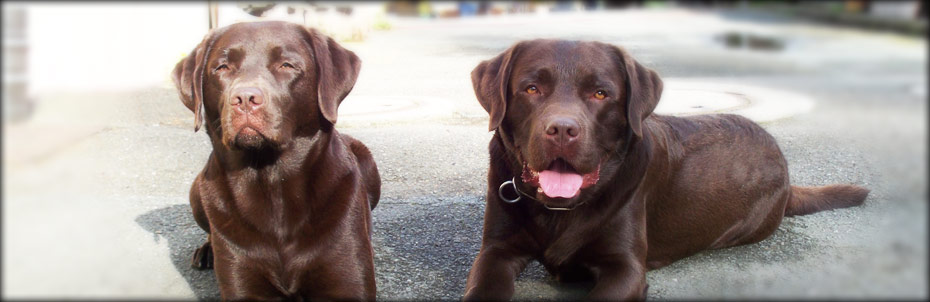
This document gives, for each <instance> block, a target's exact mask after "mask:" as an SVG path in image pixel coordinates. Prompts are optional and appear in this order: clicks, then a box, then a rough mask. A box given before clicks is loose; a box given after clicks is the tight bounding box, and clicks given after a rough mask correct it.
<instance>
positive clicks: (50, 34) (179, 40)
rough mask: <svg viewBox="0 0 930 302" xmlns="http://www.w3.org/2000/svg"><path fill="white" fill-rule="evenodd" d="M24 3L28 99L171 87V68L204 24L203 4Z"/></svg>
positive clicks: (200, 34) (203, 30)
mask: <svg viewBox="0 0 930 302" xmlns="http://www.w3.org/2000/svg"><path fill="white" fill-rule="evenodd" d="M27 6H28V8H27V16H28V17H27V18H28V19H29V20H28V23H27V24H28V25H27V26H28V28H27V35H28V36H27V41H28V43H29V52H28V56H29V58H28V64H29V65H28V69H29V71H28V73H27V75H28V80H29V92H30V93H31V94H33V95H42V94H47V93H55V92H85V91H112V90H127V89H135V88H141V87H147V86H148V87H150V86H152V85H164V84H166V83H170V72H171V70H172V68H174V65H175V63H177V62H178V61H179V60H180V59H181V58H183V56H184V55H185V54H187V52H189V51H190V50H192V49H193V48H194V46H196V45H197V43H199V42H200V40H201V39H202V38H203V35H204V34H206V32H207V30H208V27H209V21H208V20H209V19H208V18H209V17H208V12H207V4H206V2H201V3H140V4H132V3H106V2H104V3H67V2H51V3H40V4H28V5H27Z"/></svg>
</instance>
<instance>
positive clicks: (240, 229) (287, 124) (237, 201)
mask: <svg viewBox="0 0 930 302" xmlns="http://www.w3.org/2000/svg"><path fill="white" fill-rule="evenodd" d="M224 64H225V66H224ZM359 68H360V63H359V60H358V58H357V57H356V56H355V54H353V53H352V52H351V51H348V50H345V49H343V48H342V47H341V46H339V45H338V44H337V43H336V42H334V41H333V40H332V39H329V38H327V37H325V36H323V35H322V34H320V33H318V32H316V31H313V30H307V29H304V28H302V27H300V26H298V25H294V24H288V23H283V22H258V23H241V24H234V25H231V26H228V27H225V28H221V29H218V30H216V31H214V32H211V33H209V34H208V35H207V36H206V37H205V38H204V40H203V42H201V44H200V45H198V46H197V47H196V48H195V49H194V51H193V52H192V53H191V55H190V56H188V57H187V58H185V59H184V60H182V61H181V62H180V63H178V65H177V66H176V68H175V70H174V80H175V83H176V84H177V86H178V91H179V94H180V97H181V100H182V101H183V102H184V104H185V105H186V106H187V107H188V108H189V109H191V111H193V112H194V114H195V130H197V129H199V128H200V126H201V124H202V122H203V121H206V123H205V126H206V132H207V134H208V136H209V137H210V141H211V143H212V145H213V152H212V153H211V154H210V157H209V159H207V164H206V166H205V167H204V168H203V170H202V171H201V172H200V174H198V175H197V178H196V179H195V180H194V183H193V185H192V186H191V191H190V203H191V209H192V211H193V215H194V219H195V220H196V221H197V224H198V225H199V226H200V227H201V228H203V229H204V230H205V231H207V232H208V233H209V237H208V239H207V242H206V243H204V245H203V246H202V247H201V248H199V249H197V250H196V251H195V252H194V256H193V258H192V260H191V265H192V266H193V267H195V268H199V269H207V268H214V269H215V272H216V277H217V281H218V283H219V287H220V293H221V295H222V298H223V299H224V300H267V299H285V300H316V299H335V300H374V298H375V290H376V289H375V275H374V260H373V254H374V252H373V250H372V246H371V241H370V238H371V233H372V230H371V210H372V209H374V207H375V205H376V204H377V202H378V198H379V196H380V190H381V181H380V178H379V176H378V170H377V167H376V166H375V162H374V160H373V158H372V156H371V152H369V151H368V149H367V148H366V147H365V145H363V144H362V143H361V142H359V141H357V140H355V139H353V138H351V137H349V136H346V135H342V134H340V133H339V132H338V131H336V130H335V129H334V128H333V124H334V123H335V122H336V116H337V114H336V109H337V108H338V106H339V103H340V102H341V101H342V99H343V98H344V97H345V96H346V95H347V94H348V93H349V91H350V90H351V89H352V86H353V85H354V84H355V79H356V77H357V76H358V71H359ZM201 114H202V115H203V118H201ZM246 128H251V129H254V130H253V131H252V132H249V131H246ZM250 133H252V134H250ZM256 133H257V134H256Z"/></svg>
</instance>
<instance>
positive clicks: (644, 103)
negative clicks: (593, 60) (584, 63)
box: [610, 45, 662, 137]
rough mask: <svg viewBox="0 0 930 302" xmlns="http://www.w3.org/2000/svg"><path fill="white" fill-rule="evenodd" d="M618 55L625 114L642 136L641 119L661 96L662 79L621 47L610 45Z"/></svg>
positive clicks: (631, 126)
mask: <svg viewBox="0 0 930 302" xmlns="http://www.w3.org/2000/svg"><path fill="white" fill-rule="evenodd" d="M610 47H612V48H613V49H614V51H615V52H616V53H617V55H618V56H619V57H620V60H621V65H622V66H620V68H621V72H622V73H624V75H625V76H626V80H625V84H626V114H627V122H628V123H629V124H630V128H632V130H633V133H634V134H636V136H638V137H643V126H642V124H643V121H644V120H646V117H648V116H649V114H651V113H652V110H654V109H655V108H656V105H658V104H659V99H660V98H661V97H662V79H659V75H658V74H657V73H656V72H655V71H653V70H652V69H649V68H646V67H643V65H640V64H639V62H636V60H634V59H633V56H631V55H630V54H629V53H628V52H626V50H624V49H623V48H620V47H617V46H613V45H610Z"/></svg>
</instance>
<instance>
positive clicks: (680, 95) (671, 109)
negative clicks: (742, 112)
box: [655, 88, 749, 115]
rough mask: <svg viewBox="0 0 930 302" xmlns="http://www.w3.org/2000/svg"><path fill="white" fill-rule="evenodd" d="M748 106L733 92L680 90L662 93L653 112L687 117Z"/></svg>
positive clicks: (744, 97) (746, 102)
mask: <svg viewBox="0 0 930 302" xmlns="http://www.w3.org/2000/svg"><path fill="white" fill-rule="evenodd" d="M748 104H749V100H748V99H747V98H746V96H745V95H742V94H739V93H735V92H726V91H713V90H703V89H692V88H680V89H667V90H665V91H663V92H662V100H661V101H660V102H659V106H658V107H656V110H655V111H656V112H660V113H662V112H666V113H674V114H678V115H688V114H699V113H710V112H718V111H722V110H734V109H737V108H738V107H741V106H746V105H748Z"/></svg>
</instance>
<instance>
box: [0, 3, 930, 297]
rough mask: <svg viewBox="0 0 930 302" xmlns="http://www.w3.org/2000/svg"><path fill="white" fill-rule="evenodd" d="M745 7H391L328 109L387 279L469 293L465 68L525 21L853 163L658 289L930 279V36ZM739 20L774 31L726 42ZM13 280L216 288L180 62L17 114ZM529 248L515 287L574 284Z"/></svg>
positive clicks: (830, 286)
mask: <svg viewBox="0 0 930 302" xmlns="http://www.w3.org/2000/svg"><path fill="white" fill-rule="evenodd" d="M788 21H791V20H785V19H781V18H778V17H773V16H766V15H759V14H747V13H738V12H711V11H707V12H694V11H686V10H646V11H625V12H599V13H590V14H574V13H573V14H550V15H548V16H536V15H527V16H519V17H510V18H503V17H487V18H484V17H479V18H462V19H456V20H440V21H434V22H433V21H425V20H395V21H394V26H393V28H392V29H391V30H389V31H381V32H374V33H372V34H371V35H370V36H369V37H368V38H367V39H366V40H365V41H364V42H345V43H343V45H344V46H346V47H347V48H349V49H352V50H353V51H355V52H356V53H357V54H358V55H359V56H360V57H361V58H362V60H363V67H362V72H361V75H360V77H359V80H358V82H357V83H356V86H355V89H354V90H353V92H352V93H351V94H350V96H349V97H348V98H347V99H346V100H345V101H344V103H343V105H342V107H341V108H340V122H339V125H338V126H337V128H339V130H340V131H342V132H343V133H347V134H350V135H353V136H355V137H356V138H359V139H360V140H362V141H363V142H365V143H366V144H367V145H368V146H369V147H370V148H371V149H372V151H373V153H374V156H375V159H376V161H377V162H378V167H379V170H380V172H381V174H382V179H383V186H382V187H383V194H382V202H381V204H380V205H379V206H378V208H377V209H375V212H374V217H375V235H374V243H375V249H376V259H375V260H376V269H377V274H378V289H379V292H378V297H379V299H383V300H402V299H436V298H441V299H458V298H459V297H460V296H461V294H462V293H463V291H464V283H465V277H466V275H467V271H468V269H469V267H470V265H471V262H472V260H473V259H474V256H475V255H476V254H477V251H478V246H479V244H480V232H481V223H482V215H483V208H484V205H483V202H484V197H483V194H484V193H483V192H485V190H486V185H487V184H486V183H485V176H486V174H485V173H486V169H487V163H488V158H487V142H488V139H489V138H490V136H491V134H490V133H488V132H487V115H486V113H485V112H484V110H483V109H482V108H481V107H480V106H479V105H478V103H477V101H476V100H475V98H474V93H473V91H472V86H471V82H470V78H469V73H470V72H471V69H472V68H474V66H475V65H476V64H477V63H478V62H480V61H481V60H485V59H488V58H491V57H493V56H495V55H497V54H498V53H500V52H501V51H503V50H505V49H506V48H507V47H509V46H510V45H512V44H513V43H515V42H516V41H519V40H522V39H530V38H568V39H582V40H599V41H603V42H608V43H614V44H617V45H621V46H624V47H626V48H627V49H628V50H629V51H630V52H631V53H632V54H633V55H634V56H635V57H636V58H637V59H638V60H639V61H640V62H641V63H643V64H644V65H646V66H648V67H650V68H653V69H655V70H657V71H658V72H659V74H660V75H661V76H662V77H663V78H664V79H665V81H666V92H665V95H664V96H663V100H662V102H661V103H660V106H659V108H658V109H657V112H659V113H662V114H673V115H690V114H700V113H717V112H723V113H736V114H743V115H746V116H748V117H750V118H752V119H754V120H757V121H759V122H760V123H761V124H762V125H763V127H765V128H766V129H767V130H769V131H770V132H771V133H772V134H773V135H774V136H775V137H776V139H778V141H779V144H780V146H781V148H782V150H783V152H784V153H785V154H786V157H787V158H788V160H789V168H790V170H791V177H792V180H793V181H792V182H793V183H795V184H800V185H820V184H828V183H837V182H842V183H855V184H860V185H865V186H867V187H869V188H871V189H872V190H873V192H872V194H871V195H870V198H869V199H868V200H867V201H866V205H865V206H863V207H860V208H854V209H843V210H836V211H829V212H824V213H819V214H815V215H810V216H804V217H797V218H789V219H785V221H784V222H783V224H782V227H781V228H779V230H778V231H777V232H776V233H775V235H774V236H773V237H772V238H769V239H767V240H765V241H763V242H760V243H758V244H753V245H748V246H743V247H737V248H731V249H725V250H719V251H710V252H704V253H701V254H699V255H696V256H693V257H690V258H687V259H685V260H682V261H680V262H678V263H675V264H673V265H671V266H668V267H666V268H663V269H660V270H656V271H652V272H650V273H649V274H648V276H647V277H648V281H649V283H650V292H649V295H650V298H656V299H687V298H704V299H713V298H797V297H808V298H830V297H839V298H854V297H864V296H878V297H899V298H925V297H926V295H927V292H926V283H927V282H926V281H927V280H926V231H925V228H926V215H925V213H926V170H925V169H926V159H925V156H926V135H927V129H926V116H925V112H926V86H925V83H926V75H925V72H926V63H927V62H926V42H925V40H923V39H915V38H909V37H902V36H898V35H894V34H884V33H875V32H867V31H860V30H848V29H837V28H832V27H824V26H819V25H814V24H808V23H802V22H788ZM731 32H739V33H743V34H753V35H759V36H764V37H769V38H773V39H776V40H778V41H780V42H782V43H784V44H783V47H782V48H780V49H750V48H728V47H727V46H726V45H725V44H724V43H723V42H722V41H721V39H722V38H721V37H722V36H723V35H725V34H726V33H731ZM4 138H5V139H4V165H3V169H4V178H3V189H4V190H3V191H4V196H3V197H4V198H3V213H4V217H3V218H4V219H3V223H4V225H3V226H4V234H3V235H4V236H3V238H4V245H3V260H4V262H3V264H4V265H3V266H4V271H3V272H4V275H3V282H4V283H3V294H4V297H8V298H18V297H86V298H102V297H137V298H139V297H144V298H195V297H200V298H210V297H217V296H218V291H217V289H216V283H215V279H214V278H213V277H212V271H205V272H198V271H192V270H191V269H190V268H189V267H188V266H187V265H188V259H189V257H190V255H191V253H192V252H193V250H194V248H196V247H197V246H199V244H200V243H201V242H202V241H203V240H204V239H205V238H206V235H205V234H204V233H203V232H202V231H201V230H199V229H198V228H197V226H196V225H195V224H194V222H193V219H192V218H191V216H190V210H189V206H188V205H187V192H188V191H187V190H188V189H189V186H190V183H191V181H192V180H193V177H194V175H196V173H197V172H198V171H199V170H200V169H201V167H202V166H203V163H204V161H205V160H206V157H207V154H208V153H209V148H210V147H209V145H208V143H207V139H206V136H205V135H204V134H203V133H194V132H193V116H192V114H191V113H190V112H189V111H188V110H187V109H186V108H185V107H184V106H183V105H181V103H180V101H179V100H178V99H177V95H176V92H175V91H174V90H173V88H172V87H171V85H170V84H169V83H166V84H165V85H163V86H161V87H152V88H150V89H145V90H141V91H132V92H113V93H99V94H94V95H86V94H83V95H51V96H45V97H44V98H43V99H41V100H40V101H39V106H38V108H37V109H36V113H35V115H34V116H33V117H32V119H31V120H30V121H27V122H26V123H23V124H18V125H10V126H5V127H4ZM587 286H590V285H586V284H577V285H568V286H565V285H559V284H557V283H556V282H554V281H553V280H552V279H551V278H550V277H548V276H547V275H546V274H545V272H544V271H543V270H542V269H541V268H540V267H539V266H538V265H536V264H533V265H531V266H530V267H529V268H528V269H527V271H526V272H524V273H523V274H522V275H521V276H520V278H519V279H518V281H517V293H516V298H518V299H534V300H536V299H542V300H546V299H557V298H573V297H579V295H581V294H583V292H584V290H586V288H587Z"/></svg>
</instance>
